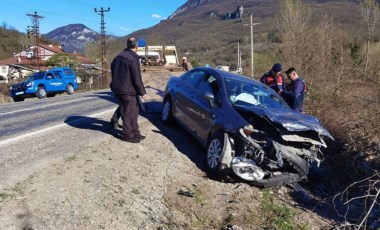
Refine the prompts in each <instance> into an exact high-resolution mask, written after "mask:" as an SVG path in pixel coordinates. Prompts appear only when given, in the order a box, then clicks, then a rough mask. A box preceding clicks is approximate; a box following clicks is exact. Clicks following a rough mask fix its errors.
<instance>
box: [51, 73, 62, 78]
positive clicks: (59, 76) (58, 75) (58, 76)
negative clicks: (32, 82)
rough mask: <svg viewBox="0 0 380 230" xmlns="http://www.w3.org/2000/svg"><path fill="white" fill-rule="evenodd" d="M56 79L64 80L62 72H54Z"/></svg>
mask: <svg viewBox="0 0 380 230" xmlns="http://www.w3.org/2000/svg"><path fill="white" fill-rule="evenodd" d="M53 74H54V77H55V78H57V79H62V75H61V73H60V72H54V73H53Z"/></svg>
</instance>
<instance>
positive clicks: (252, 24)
mask: <svg viewBox="0 0 380 230" xmlns="http://www.w3.org/2000/svg"><path fill="white" fill-rule="evenodd" d="M244 25H245V26H246V25H250V26H251V77H252V78H253V71H254V67H253V26H256V25H260V23H253V18H252V14H251V23H250V24H244Z"/></svg>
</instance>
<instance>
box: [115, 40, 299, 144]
mask: <svg viewBox="0 0 380 230" xmlns="http://www.w3.org/2000/svg"><path fill="white" fill-rule="evenodd" d="M137 47H138V42H137V39H136V38H134V37H130V38H128V40H127V48H126V49H124V50H123V51H122V52H121V53H119V54H118V55H117V56H116V57H115V58H114V59H113V61H112V63H111V74H112V82H111V85H110V87H111V90H112V92H113V93H114V95H115V98H116V99H117V100H118V102H119V107H118V108H117V110H116V111H115V113H114V115H113V116H112V118H111V125H112V126H113V127H115V128H116V127H118V126H119V124H118V120H119V118H120V117H121V119H122V121H123V125H122V131H123V136H122V138H121V139H122V140H123V141H126V142H131V143H140V141H141V140H143V139H145V136H143V135H141V133H140V131H139V126H138V114H139V106H138V97H140V99H141V100H144V99H145V98H146V91H145V87H144V84H143V81H142V77H141V69H140V60H139V58H140V57H139V55H138V54H137ZM182 68H183V70H184V71H189V70H191V69H192V66H191V64H190V62H188V61H187V58H186V57H183V59H182ZM281 71H282V69H281V64H279V63H276V64H274V65H273V67H272V69H271V70H270V71H268V72H267V73H265V74H264V75H263V76H262V77H261V79H260V81H261V82H263V83H264V84H266V85H268V86H269V87H271V88H272V89H273V90H275V91H276V92H277V93H279V94H280V95H281V96H282V97H283V98H284V99H285V101H286V102H287V103H288V104H289V106H290V107H291V108H292V109H293V111H296V112H302V111H303V99H304V96H305V92H306V85H305V82H304V81H303V80H302V78H300V77H299V76H298V74H297V72H296V70H295V69H294V68H290V69H288V70H287V71H285V73H286V75H287V76H288V78H289V79H290V81H291V84H290V85H289V86H288V87H287V86H286V84H285V79H284V76H283V75H282V74H281Z"/></svg>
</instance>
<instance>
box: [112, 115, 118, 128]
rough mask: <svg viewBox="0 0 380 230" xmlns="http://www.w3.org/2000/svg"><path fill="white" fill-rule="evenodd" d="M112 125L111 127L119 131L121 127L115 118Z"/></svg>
mask: <svg viewBox="0 0 380 230" xmlns="http://www.w3.org/2000/svg"><path fill="white" fill-rule="evenodd" d="M110 125H111V127H113V128H114V129H117V128H118V127H119V124H118V122H117V121H115V120H114V119H113V118H111V121H110Z"/></svg>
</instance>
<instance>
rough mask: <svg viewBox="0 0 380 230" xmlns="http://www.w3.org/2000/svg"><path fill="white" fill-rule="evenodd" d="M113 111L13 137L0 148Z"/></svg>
mask: <svg viewBox="0 0 380 230" xmlns="http://www.w3.org/2000/svg"><path fill="white" fill-rule="evenodd" d="M113 111H115V109H109V110H106V111H103V112H100V113H95V114H91V115H88V116H86V117H84V118H80V119H76V120H73V121H70V122H68V123H62V124H59V125H55V126H51V127H48V128H45V129H41V130H37V131H34V132H30V133H26V134H23V135H20V136H17V137H12V138H9V139H6V140H3V141H0V146H2V145H5V144H9V143H12V142H15V141H19V140H22V139H24V138H27V137H31V136H34V135H37V134H40V133H44V132H47V131H50V130H53V129H57V128H61V127H65V126H69V125H70V124H75V123H77V122H80V121H83V120H86V119H88V118H94V117H98V116H100V115H103V114H105V113H110V112H113Z"/></svg>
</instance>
